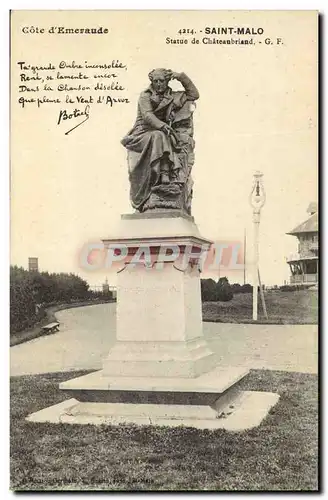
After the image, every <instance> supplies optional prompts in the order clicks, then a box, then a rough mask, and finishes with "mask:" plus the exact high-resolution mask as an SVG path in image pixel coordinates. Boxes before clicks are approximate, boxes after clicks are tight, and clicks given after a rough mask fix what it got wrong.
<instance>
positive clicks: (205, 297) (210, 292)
mask: <svg viewBox="0 0 328 500" xmlns="http://www.w3.org/2000/svg"><path fill="white" fill-rule="evenodd" d="M200 284H201V294H202V301H203V302H210V301H216V300H217V297H216V283H215V281H214V280H212V279H211V278H209V279H202V280H201V282H200Z"/></svg>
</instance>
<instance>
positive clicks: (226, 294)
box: [216, 277, 233, 302]
mask: <svg viewBox="0 0 328 500" xmlns="http://www.w3.org/2000/svg"><path fill="white" fill-rule="evenodd" d="M216 295H217V299H216V300H218V301H219V302H229V300H232V299H233V291H232V287H231V285H230V283H229V280H228V278H226V277H223V278H220V279H219V281H218V282H217V285H216Z"/></svg>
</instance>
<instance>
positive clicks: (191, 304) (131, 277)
mask: <svg viewBox="0 0 328 500" xmlns="http://www.w3.org/2000/svg"><path fill="white" fill-rule="evenodd" d="M154 215H156V217H154ZM154 215H153V216H152V217H149V216H142V215H134V216H125V217H124V216H123V218H122V223H121V227H120V233H119V235H118V237H116V238H113V239H106V240H105V245H106V246H107V248H109V247H110V246H112V247H115V245H119V244H124V245H125V246H126V247H127V248H128V255H127V257H126V259H125V260H124V262H122V263H120V265H121V267H120V269H119V272H118V275H117V330H116V339H117V343H116V345H115V346H114V347H113V348H112V349H111V351H110V352H109V355H108V357H107V359H106V360H105V362H104V369H103V375H104V376H114V377H115V376H121V377H132V376H137V377H182V378H185V377H187V378H188V377H197V376H199V375H201V374H202V373H204V372H206V371H209V370H210V369H211V368H214V367H215V365H216V360H215V356H214V354H213V353H212V352H211V350H210V349H209V347H208V346H207V343H206V342H205V340H204V338H203V332H202V310H201V292H200V278H199V269H198V260H199V258H200V257H201V255H202V253H203V252H206V251H207V250H208V248H209V246H210V241H208V240H206V239H204V238H202V237H201V236H200V234H199V233H198V229H197V226H196V224H195V223H194V222H193V219H192V218H191V217H185V216H184V217H183V216H179V217H172V216H171V217H167V216H166V217H160V214H158V213H156V214H154ZM166 215H167V214H166ZM188 252H189V253H188ZM170 254H171V255H170ZM188 255H189V256H190V258H189V257H188ZM136 257H138V258H137V259H136ZM137 261H138V262H137ZM142 261H143V262H142Z"/></svg>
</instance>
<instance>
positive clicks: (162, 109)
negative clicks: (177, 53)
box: [122, 73, 199, 209]
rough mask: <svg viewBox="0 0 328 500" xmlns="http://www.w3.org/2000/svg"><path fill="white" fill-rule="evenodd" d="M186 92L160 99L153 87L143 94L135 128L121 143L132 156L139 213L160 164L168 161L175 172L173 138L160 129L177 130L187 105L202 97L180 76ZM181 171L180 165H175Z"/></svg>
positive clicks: (132, 178)
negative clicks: (180, 114) (179, 117)
mask: <svg viewBox="0 0 328 500" xmlns="http://www.w3.org/2000/svg"><path fill="white" fill-rule="evenodd" d="M180 82H181V83H182V85H183V87H184V89H185V90H184V91H172V89H171V88H170V87H169V88H168V89H167V90H166V92H165V94H164V95H158V94H156V92H155V91H154V90H153V89H152V87H151V86H150V87H149V88H148V89H147V90H145V91H144V92H142V93H141V95H140V98H139V102H138V114H137V119H136V122H135V125H134V127H133V128H132V129H131V130H130V131H129V133H128V134H127V135H126V136H125V137H124V138H123V139H122V144H123V146H125V147H126V148H127V150H128V151H129V152H130V154H129V155H128V162H129V177H130V185H131V191H130V196H131V203H132V206H133V207H134V208H135V209H140V208H141V207H142V205H143V204H144V203H145V201H146V200H147V199H148V198H149V196H150V192H151V188H152V186H154V185H156V184H157V182H158V179H159V175H160V161H161V159H163V158H165V157H166V158H165V161H166V162H169V163H170V164H171V165H172V167H173V168H175V156H176V155H175V154H174V144H172V140H173V143H174V142H175V141H174V138H172V139H171V138H170V137H169V136H167V135H166V134H165V133H164V132H163V131H162V130H161V129H162V127H163V125H165V124H169V125H172V126H174V122H175V117H176V116H177V115H178V114H179V111H180V110H183V108H185V107H186V106H185V105H186V104H187V103H188V101H194V100H196V99H198V97H199V94H198V91H197V89H196V87H195V86H194V84H193V83H192V81H191V80H190V79H189V78H188V77H187V75H185V74H184V73H181V74H180ZM176 168H179V165H176Z"/></svg>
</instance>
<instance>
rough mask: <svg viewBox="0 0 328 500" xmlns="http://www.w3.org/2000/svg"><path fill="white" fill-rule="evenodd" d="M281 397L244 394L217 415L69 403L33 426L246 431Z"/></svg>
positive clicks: (36, 416)
mask: <svg viewBox="0 0 328 500" xmlns="http://www.w3.org/2000/svg"><path fill="white" fill-rule="evenodd" d="M278 399H279V395H278V394H274V393H271V392H255V391H243V392H240V393H239V394H238V396H237V397H236V398H235V399H234V400H233V403H232V402H231V401H230V404H228V405H226V407H225V409H224V410H221V411H219V412H218V411H216V410H215V409H214V408H211V407H209V406H204V405H192V406H191V405H165V404H164V405H154V404H139V405H137V404H133V403H89V402H87V403H83V402H79V401H77V400H76V399H69V400H67V401H64V402H63V403H59V404H57V405H54V406H50V407H49V408H46V409H44V410H41V411H38V412H36V413H33V414H32V415H29V416H28V417H27V419H26V420H28V421H29V422H40V423H41V422H43V423H44V422H49V423H56V424H58V423H65V424H80V425H83V424H93V425H104V424H105V425H120V424H136V425H157V426H168V427H178V426H184V427H194V428H197V429H225V430H228V431H243V430H246V429H251V428H253V427H256V426H258V425H259V424H260V423H261V422H262V420H263V419H264V418H265V417H266V416H267V414H268V412H269V411H270V409H271V408H272V407H273V406H274V405H275V404H276V403H277V401H278Z"/></svg>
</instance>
